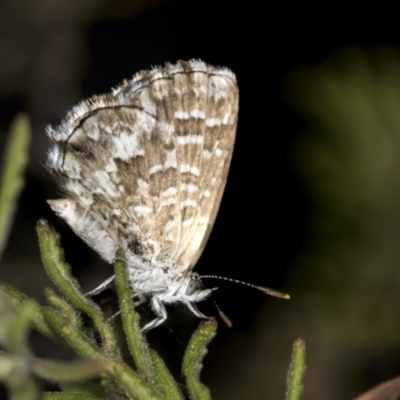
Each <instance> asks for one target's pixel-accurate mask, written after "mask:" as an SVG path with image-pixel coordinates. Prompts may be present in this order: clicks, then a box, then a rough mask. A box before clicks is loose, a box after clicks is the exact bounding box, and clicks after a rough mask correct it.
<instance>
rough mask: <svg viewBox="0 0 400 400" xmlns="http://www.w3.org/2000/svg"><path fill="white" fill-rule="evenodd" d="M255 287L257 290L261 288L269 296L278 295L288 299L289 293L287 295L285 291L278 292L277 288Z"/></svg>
mask: <svg viewBox="0 0 400 400" xmlns="http://www.w3.org/2000/svg"><path fill="white" fill-rule="evenodd" d="M256 288H257V289H258V290H261V291H262V292H264V293H266V294H268V295H270V296H274V297H279V298H281V299H285V300H289V299H290V295H288V294H286V293H282V292H278V291H277V290H273V289H270V288H266V287H264V286H256Z"/></svg>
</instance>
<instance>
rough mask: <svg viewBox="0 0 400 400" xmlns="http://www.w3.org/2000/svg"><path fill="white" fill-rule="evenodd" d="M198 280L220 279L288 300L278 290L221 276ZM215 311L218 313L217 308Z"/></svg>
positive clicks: (205, 276) (206, 276)
mask: <svg viewBox="0 0 400 400" xmlns="http://www.w3.org/2000/svg"><path fill="white" fill-rule="evenodd" d="M200 278H211V279H220V280H223V281H228V282H234V283H240V284H241V285H244V286H248V287H251V288H253V289H257V290H259V291H261V292H264V293H265V294H268V295H269V296H274V297H279V298H281V299H286V300H289V299H290V296H289V295H288V294H286V293H282V292H279V291H278V290H274V289H270V288H267V287H264V286H257V285H253V284H252V283H247V282H243V281H238V280H236V279H231V278H225V277H223V276H216V275H201V276H200ZM215 305H216V306H217V304H216V303H215ZM217 310H218V311H220V309H219V308H218V306H217ZM221 312H222V311H221ZM221 318H222V319H224V318H223V317H222V316H221ZM228 326H229V325H228Z"/></svg>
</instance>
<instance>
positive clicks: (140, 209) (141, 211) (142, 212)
mask: <svg viewBox="0 0 400 400" xmlns="http://www.w3.org/2000/svg"><path fill="white" fill-rule="evenodd" d="M133 209H134V210H135V212H136V214H137V215H138V217H139V218H142V217H146V216H147V215H149V214H150V213H151V211H152V210H151V208H150V207H147V206H135V207H134V208H133Z"/></svg>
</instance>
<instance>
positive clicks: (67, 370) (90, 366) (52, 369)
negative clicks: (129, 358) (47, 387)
mask: <svg viewBox="0 0 400 400" xmlns="http://www.w3.org/2000/svg"><path fill="white" fill-rule="evenodd" d="M32 368H33V371H34V373H35V374H36V375H37V376H39V377H41V378H44V379H47V380H50V381H55V382H71V381H83V380H88V379H92V378H97V377H98V376H99V375H100V374H101V373H102V372H104V371H105V370H106V363H105V362H104V361H100V360H92V361H74V362H55V361H44V360H35V361H34V363H33V366H32Z"/></svg>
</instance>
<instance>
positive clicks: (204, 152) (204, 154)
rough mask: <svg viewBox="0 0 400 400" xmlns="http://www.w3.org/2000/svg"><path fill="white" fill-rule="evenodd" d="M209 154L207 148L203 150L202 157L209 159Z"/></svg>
mask: <svg viewBox="0 0 400 400" xmlns="http://www.w3.org/2000/svg"><path fill="white" fill-rule="evenodd" d="M211 156H212V153H211V151H209V150H203V158H204V159H205V160H209V159H210V158H211Z"/></svg>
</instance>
